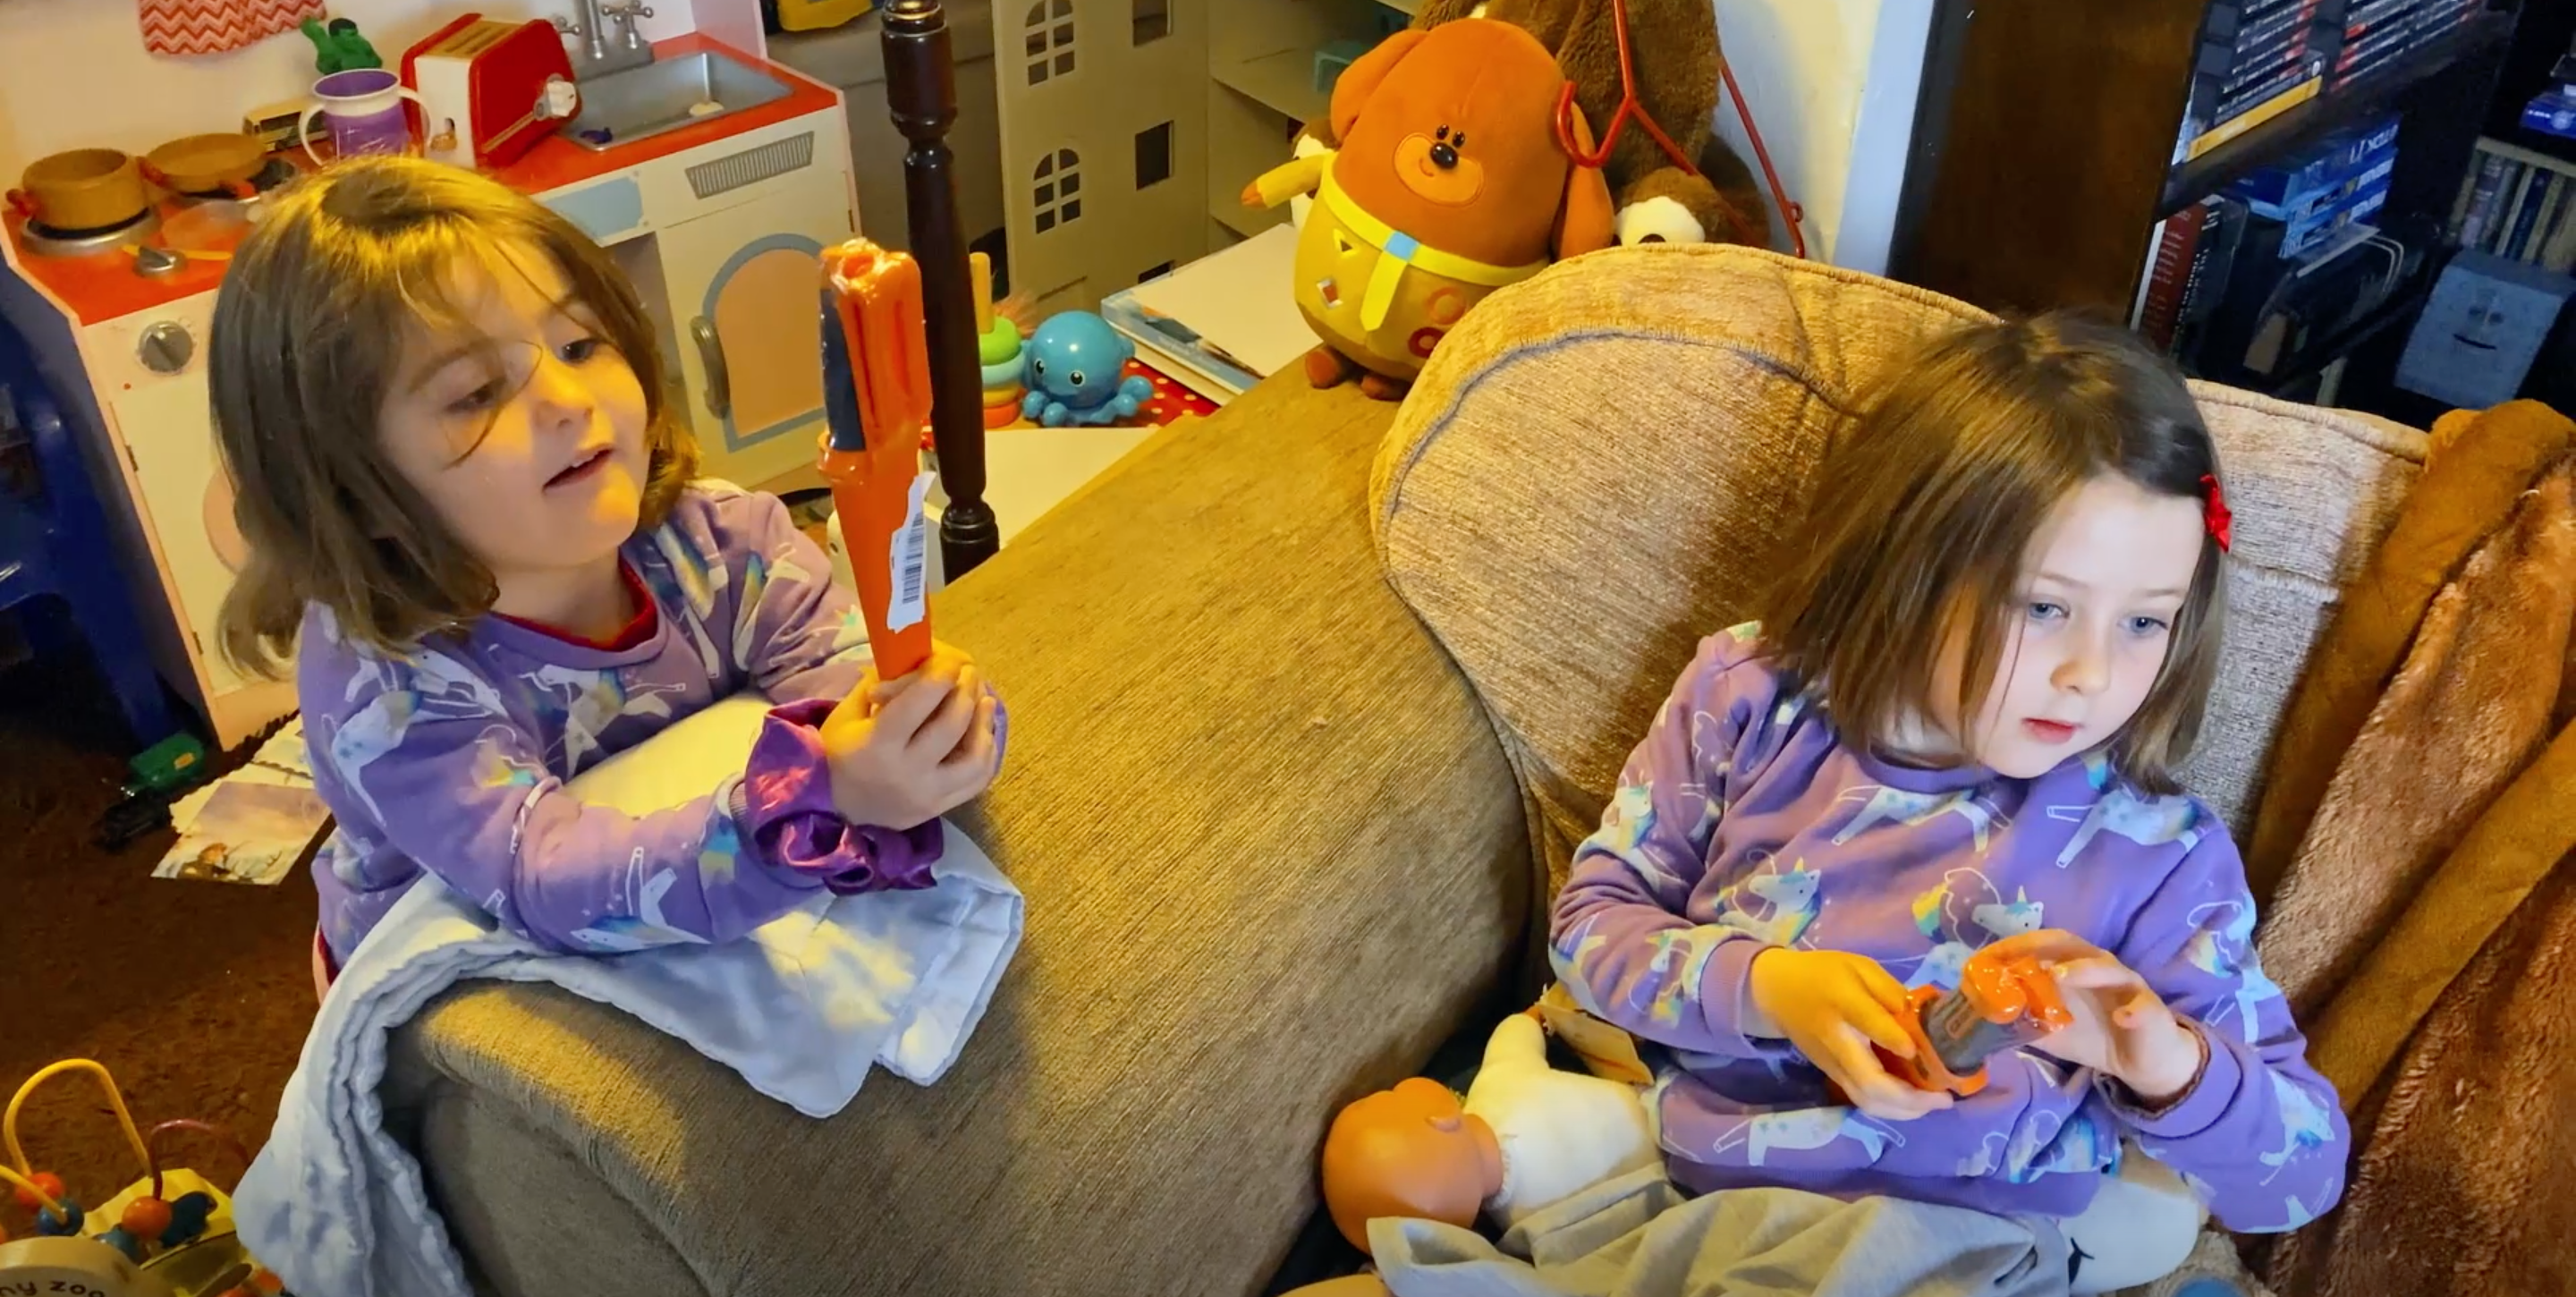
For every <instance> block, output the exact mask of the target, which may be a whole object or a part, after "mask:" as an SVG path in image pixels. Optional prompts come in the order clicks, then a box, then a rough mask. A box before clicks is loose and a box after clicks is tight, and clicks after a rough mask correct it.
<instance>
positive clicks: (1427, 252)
mask: <svg viewBox="0 0 2576 1297" xmlns="http://www.w3.org/2000/svg"><path fill="white" fill-rule="evenodd" d="M1315 199H1316V201H1317V202H1320V203H1322V204H1323V205H1324V206H1325V208H1326V209H1327V210H1329V211H1331V212H1332V214H1333V218H1334V219H1335V220H1338V221H1340V222H1341V223H1342V224H1343V225H1344V226H1346V227H1348V228H1349V229H1350V232H1351V233H1352V234H1355V235H1357V236H1359V238H1360V239H1362V240H1363V241H1365V242H1367V243H1369V244H1370V245H1372V246H1374V247H1375V248H1376V249H1377V250H1378V259H1377V265H1376V266H1375V267H1374V268H1372V269H1371V270H1370V271H1369V281H1368V289H1367V291H1366V292H1363V293H1362V294H1361V295H1360V327H1361V328H1363V329H1368V330H1372V331H1373V330H1375V329H1376V328H1377V327H1378V326H1379V325H1382V324H1384V323H1386V313H1387V312H1388V311H1389V310H1390V309H1392V308H1393V307H1394V305H1395V286H1396V283H1397V282H1398V281H1400V280H1402V279H1403V278H1404V268H1405V267H1407V266H1420V267H1422V268H1423V269H1424V270H1428V271H1430V272H1431V273H1432V274H1435V275H1439V276H1441V277H1443V278H1445V279H1454V280H1457V281H1459V282H1460V283H1465V284H1477V285H1480V286H1482V287H1486V288H1501V287H1502V286H1504V285H1505V284H1517V283H1519V282H1520V281H1522V280H1524V279H1527V278H1529V277H1530V276H1532V275H1535V274H1537V273H1538V272H1540V271H1542V270H1545V269H1547V262H1546V261H1544V260H1540V261H1533V262H1531V263H1529V264H1528V265H1525V266H1496V265H1489V264H1487V263H1485V262H1482V261H1478V260H1476V259H1474V258H1473V257H1463V256H1460V255H1458V254H1457V253H1455V252H1443V251H1441V250H1440V249H1438V248H1435V247H1432V246H1431V245H1429V244H1427V243H1424V242H1423V241H1422V240H1420V239H1417V238H1415V237H1413V236H1412V235H1410V234H1406V233H1404V232H1403V231H1401V230H1398V229H1397V228H1395V227H1394V226H1392V225H1389V224H1387V223H1386V222H1384V221H1381V220H1379V219H1378V218H1377V217H1375V216H1372V215H1370V214H1369V213H1368V211H1367V210H1366V209H1364V208H1362V207H1361V206H1360V205H1359V204H1358V203H1356V202H1353V201H1352V200H1351V196H1350V195H1348V194H1345V193H1343V192H1342V187H1341V185H1340V184H1339V183H1337V182H1335V181H1334V179H1333V168H1332V166H1331V165H1330V164H1327V165H1326V166H1325V167H1324V171H1323V176H1322V183H1321V184H1319V185H1317V186H1316V187H1315Z"/></svg>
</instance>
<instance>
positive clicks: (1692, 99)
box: [1301, 0, 1771, 246]
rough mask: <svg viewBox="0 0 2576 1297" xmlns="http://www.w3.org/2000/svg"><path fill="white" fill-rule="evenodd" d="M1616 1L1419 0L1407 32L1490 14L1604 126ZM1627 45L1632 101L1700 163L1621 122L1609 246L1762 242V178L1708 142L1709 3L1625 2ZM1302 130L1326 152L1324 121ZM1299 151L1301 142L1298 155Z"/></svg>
mask: <svg viewBox="0 0 2576 1297" xmlns="http://www.w3.org/2000/svg"><path fill="white" fill-rule="evenodd" d="M1613 2H1614V0H1424V3H1423V5H1422V7H1421V9H1420V10H1419V11H1418V12H1417V13H1416V14H1415V15H1414V19H1413V26H1414V27H1415V28H1417V29H1429V28H1432V27H1437V26H1439V25H1440V24H1442V23H1447V22H1454V21H1456V20H1458V19H1460V18H1468V17H1484V18H1493V19H1498V20H1501V21H1503V22H1508V23H1511V24H1512V25H1514V26H1516V27H1519V28H1521V29H1522V30H1524V31H1527V32H1529V33H1530V34H1531V35H1533V36H1536V37H1537V38H1538V42H1539V44H1541V45H1544V46H1546V47H1547V48H1548V50H1549V52H1551V53H1553V54H1554V55H1556V61H1557V66H1558V67H1559V68H1560V69H1562V70H1563V71H1564V73H1565V75H1566V77H1567V79H1568V80H1571V81H1572V82H1574V84H1575V87H1576V90H1575V103H1576V104H1577V105H1579V106H1580V107H1581V108H1582V110H1583V115H1584V117H1585V119H1586V120H1588V121H1589V122H1590V123H1591V124H1592V128H1593V130H1594V131H1596V132H1606V131H1608V130H1609V129H1610V122H1611V119H1612V117H1613V116H1614V115H1615V114H1616V113H1617V112H1618V111H1619V102H1620V97H1621V95H1622V93H1623V90H1622V85H1623V83H1622V80H1621V78H1620V75H1619V39H1618V34H1617V29H1616V25H1615V22H1614V19H1613V17H1612V15H1611V5H1612V3H1613ZM1626 3H1627V6H1628V41H1629V48H1630V51H1631V52H1632V54H1633V55H1634V57H1635V59H1636V64H1637V67H1636V78H1637V100H1638V105H1639V107H1641V108H1642V109H1644V110H1645V111H1646V112H1647V113H1648V114H1649V115H1651V116H1652V117H1653V118H1654V121H1655V124H1656V125H1658V126H1660V127H1662V128H1663V130H1664V133H1665V134H1666V135H1667V136H1669V137H1670V138H1671V139H1672V141H1673V143H1674V144H1675V145H1676V146H1678V147H1679V148H1680V149H1681V151H1682V153H1683V155H1684V156H1686V157H1689V158H1690V159H1691V161H1692V164H1693V165H1694V166H1696V167H1698V169H1699V172H1700V174H1699V175H1696V176H1694V175H1691V174H1689V173H1688V172H1686V171H1684V170H1682V169H1681V168H1680V167H1677V166H1674V165H1673V162H1672V159H1671V158H1670V157H1668V156H1666V155H1665V153H1664V150H1663V147H1662V146H1661V145H1659V144H1657V143H1656V142H1655V138H1654V135H1653V134H1652V133H1651V132H1649V131H1647V130H1646V129H1645V128H1644V125H1643V123H1640V122H1638V121H1635V120H1633V119H1632V120H1631V121H1629V122H1628V124H1627V127H1626V129H1624V130H1622V131H1620V132H1619V135H1618V138H1617V140H1616V141H1615V142H1614V143H1613V144H1612V146H1611V149H1610V156H1609V158H1608V159H1607V160H1606V161H1605V162H1604V163H1603V164H1602V178H1603V179H1604V180H1606V181H1608V182H1609V185H1610V197H1611V202H1612V205H1613V207H1614V208H1615V211H1616V217H1615V222H1614V224H1615V229H1616V233H1617V236H1618V241H1619V242H1621V243H1623V244H1634V243H1655V242H1668V243H1702V242H1707V243H1750V244H1755V245H1758V246H1769V244H1770V242H1771V215H1770V208H1769V205H1768V204H1766V203H1765V202H1764V201H1763V197H1762V189H1761V183H1760V181H1759V180H1758V179H1757V178H1756V177H1755V176H1754V174H1753V172H1752V170H1751V168H1749V167H1747V166H1745V164H1744V162H1743V160H1742V159H1741V158H1738V157H1737V156H1736V154H1735V151H1734V150H1733V149H1731V148H1728V147H1727V145H1726V142H1725V141H1724V140H1721V139H1719V138H1718V136H1717V129H1716V121H1715V119H1716V113H1717V105H1718V94H1719V89H1720V87H1719V83H1718V69H1719V60H1720V58H1721V57H1722V55H1721V54H1720V52H1719V49H1718V40H1717V12H1716V9H1715V7H1714V6H1712V5H1711V4H1710V3H1709V2H1708V0H1626ZM1308 133H1309V134H1310V135H1312V136H1313V137H1315V139H1316V140H1317V141H1319V142H1320V143H1321V144H1323V145H1325V146H1330V145H1331V143H1332V141H1333V134H1332V123H1331V122H1329V121H1318V122H1314V123H1311V124H1310V125H1309V126H1308ZM1303 147H1312V146H1311V145H1305V144H1304V142H1303V141H1301V150H1302V148H1303Z"/></svg>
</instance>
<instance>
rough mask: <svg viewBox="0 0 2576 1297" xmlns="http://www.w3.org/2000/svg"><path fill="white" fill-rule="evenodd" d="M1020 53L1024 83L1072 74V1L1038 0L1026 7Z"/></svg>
mask: <svg viewBox="0 0 2576 1297" xmlns="http://www.w3.org/2000/svg"><path fill="white" fill-rule="evenodd" d="M1020 26H1023V28H1025V36H1023V39H1020V52H1023V54H1025V57H1028V83H1030V85H1038V83H1043V80H1046V77H1064V75H1072V70H1074V0H1038V3H1036V5H1028V21H1025V23H1020Z"/></svg>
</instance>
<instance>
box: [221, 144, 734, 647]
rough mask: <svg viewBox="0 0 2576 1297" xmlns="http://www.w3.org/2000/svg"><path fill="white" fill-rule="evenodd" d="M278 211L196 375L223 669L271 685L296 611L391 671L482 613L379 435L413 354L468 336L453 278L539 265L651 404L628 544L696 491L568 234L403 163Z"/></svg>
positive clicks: (246, 261) (610, 266) (526, 201)
mask: <svg viewBox="0 0 2576 1297" xmlns="http://www.w3.org/2000/svg"><path fill="white" fill-rule="evenodd" d="M271 201H272V202H273V203H274V204H275V206H274V208H273V210H271V212H270V213H269V215H268V217H267V219H266V220H264V221H263V222H261V224H260V225H259V226H258V227H257V228H256V229H254V230H253V231H252V233H251V235H250V237H249V238H247V239H244V240H243V241H242V245H241V247H240V249H239V250H238V251H237V252H236V253H235V254H234V257H233V264H232V268H231V270H230V271H229V272H228V273H227V274H226V275H225V276H224V286H223V291H222V293H221V294H220V295H219V296H218V297H217V298H216V299H215V319H214V325H213V328H212V330H211V333H212V337H211V340H210V343H209V347H208V355H207V362H206V377H207V382H208V385H209V387H210V388H211V389H212V396H213V403H214V414H215V436H216V441H217V443H218V445H219V446H220V448H221V449H222V452H223V460H224V467H225V469H226V470H227V471H228V472H229V473H230V474H231V475H232V479H233V481H234V482H235V483H237V484H238V486H237V489H236V490H235V493H234V500H233V519H234V522H235V523H236V524H237V525H238V526H239V527H240V528H241V533H242V538H243V540H245V541H246V542H248V548H249V551H250V558H249V561H248V562H247V564H246V565H245V566H244V567H243V568H242V571H241V573H240V575H239V577H238V579H237V580H236V581H235V582H234V584H233V589H232V592H231V593H230V594H229V595H227V596H226V597H225V599H224V606H223V612H222V615H221V636H222V647H223V651H224V655H225V656H226V657H227V658H229V659H230V660H231V661H232V662H233V663H234V664H235V665H236V666H238V667H240V668H242V669H243V670H246V671H249V672H252V673H255V674H258V675H262V676H275V675H278V674H280V673H281V671H282V670H283V668H284V665H285V662H286V659H287V657H288V655H289V654H291V653H292V652H293V651H294V644H295V633H296V628H297V626H298V625H299V623H301V621H302V620H303V617H304V612H305V609H306V607H307V606H308V605H315V604H318V605H320V606H321V607H323V608H325V609H328V610H329V611H330V613H331V614H332V616H333V617H334V618H335V619H336V621H337V623H338V626H339V630H340V633H341V634H342V635H343V636H344V637H345V638H347V639H348V640H350V641H351V642H353V643H357V644H361V645H365V646H367V647H370V648H373V649H376V650H378V651H381V652H386V653H389V654H400V653H402V652H404V651H406V650H408V649H410V648H411V647H412V646H414V645H417V644H418V643H419V642H420V641H421V639H422V638H424V637H425V636H428V635H430V634H433V633H436V632H439V631H444V630H452V629H457V628H461V627H462V626H464V625H465V624H466V623H469V622H471V621H473V620H474V619H475V618H477V617H480V616H481V615H483V614H484V613H485V612H487V611H489V610H490V609H491V607H492V600H493V598H494V597H495V593H496V592H495V590H494V587H493V583H492V574H491V573H490V572H488V571H486V570H485V569H484V567H483V565H482V564H481V563H480V562H478V561H477V560H476V559H475V558H474V556H473V555H472V554H470V553H468V552H467V551H466V549H465V547H464V546H463V545H462V544H461V543H459V542H458V541H457V539H456V538H455V537H454V536H453V535H452V534H450V533H449V531H448V529H447V527H446V525H445V524H444V523H442V522H441V521H440V519H439V517H438V515H437V513H436V512H435V511H434V510H433V509H431V508H430V506H429V504H428V502H427V501H425V500H423V499H422V498H421V497H420V494H419V493H418V492H417V491H414V490H413V489H412V488H411V486H410V484H409V483H407V482H405V481H404V480H403V478H402V477H401V475H400V474H398V473H397V472H396V471H395V470H394V468H393V465H392V463H391V461H390V460H389V459H388V458H387V457H386V455H385V451H384V447H383V445H382V444H381V440H380V438H379V437H378V435H377V424H378V420H379V418H380V417H381V415H382V413H383V410H384V405H385V400H386V397H387V395H388V394H389V393H391V392H392V391H393V389H394V382H395V375H396V372H397V370H398V369H399V367H400V366H401V364H402V361H403V356H404V349H405V348H406V347H407V346H409V345H411V343H410V342H409V339H411V338H412V337H413V336H414V335H415V334H416V333H417V332H418V331H419V330H420V329H421V328H422V327H423V326H424V325H426V326H427V327H429V328H431V329H434V330H438V331H441V332H458V333H464V334H468V335H470V334H472V333H473V332H474V331H475V330H474V328H473V326H472V325H471V324H470V323H469V322H468V320H467V316H466V313H465V309H464V306H465V304H463V303H459V302H457V301H455V300H452V296H451V295H452V292H453V288H454V284H455V271H456V269H457V267H458V266H460V265H480V266H481V267H483V268H484V269H485V270H487V271H488V272H490V273H491V274H494V275H503V274H517V273H523V272H520V271H518V270H517V269H515V267H514V266H513V263H512V262H511V261H510V257H511V255H512V254H513V253H516V254H518V255H521V256H524V255H526V254H527V252H530V251H533V252H537V253H542V254H543V255H545V256H546V257H548V258H551V259H552V261H553V262H554V264H555V266H556V267H558V268H559V269H560V270H561V271H562V273H563V276H564V280H565V282H566V283H567V284H568V285H570V287H571V290H572V296H571V300H572V301H574V302H578V303H579V304H581V305H582V306H584V307H587V308H588V309H589V311H590V312H591V313H592V314H593V315H595V316H596V317H597V320H598V323H599V327H600V332H601V336H602V338H603V340H604V341H605V342H606V343H607V345H608V346H610V347H612V348H614V349H615V350H616V352H617V353H618V355H620V356H621V357H623V358H624V359H625V361H626V363H627V365H628V366H630V367H631V368H632V369H633V370H634V371H635V377H636V380H637V381H638V382H639V383H640V384H641V385H642V386H643V389H644V403H645V411H646V418H647V425H646V426H647V432H646V434H645V437H646V445H647V446H648V447H649V448H650V452H651V458H650V461H649V467H648V470H647V480H646V484H645V491H644V507H643V511H642V517H641V518H640V519H639V521H638V527H639V529H641V528H650V527H653V526H656V525H658V524H659V523H660V522H661V520H662V519H663V517H664V516H665V515H666V514H667V513H668V512H669V511H670V507H671V503H672V501H673V500H674V499H676V498H677V497H678V495H679V493H680V489H681V488H682V487H683V486H684V485H686V484H687V482H688V480H689V479H690V478H691V477H692V476H694V475H695V472H696V469H697V448H696V443H695V442H694V441H692V440H691V439H690V437H689V433H688V430H687V429H686V428H685V427H683V426H682V425H681V424H680V422H679V420H678V418H677V417H676V415H675V414H674V412H673V411H672V410H671V409H669V408H668V407H669V403H668V402H667V401H666V400H665V398H664V391H663V372H662V359H661V353H660V351H659V350H658V349H657V348H656V347H655V345H654V336H655V331H654V326H653V324H652V321H651V318H650V317H649V316H647V315H646V314H645V311H644V305H643V303H642V301H640V300H639V299H638V298H637V297H636V295H635V289H634V287H633V286H632V285H631V284H629V283H628V282H627V280H626V277H625V275H623V274H622V273H620V272H619V270H618V269H617V265H616V263H615V262H614V261H612V260H610V258H609V255H608V253H607V252H606V251H604V250H602V249H601V248H600V246H599V245H598V244H596V243H594V242H592V241H591V240H590V238H589V237H588V236H586V235H584V234H583V233H582V232H581V231H580V230H579V229H577V228H575V227H574V226H573V224H572V223H571V222H569V221H567V220H565V219H564V218H563V217H561V216H558V215H556V214H555V213H554V212H553V211H550V210H548V209H547V208H546V207H545V206H544V205H543V204H540V203H538V202H536V201H535V200H534V199H531V198H529V197H527V196H526V195H524V194H521V193H519V192H517V191H515V190H513V189H510V188H509V187H507V186H505V185H502V184H500V183H498V182H496V181H493V180H489V179H486V178H484V177H482V176H479V175H476V174H475V173H473V172H471V171H466V170H462V169H460V168H456V167H449V166H443V165H440V164H438V163H434V162H426V161H422V160H419V159H415V158H399V157H367V158H358V159H352V160H350V161H347V162H343V163H340V164H338V165H337V166H334V167H331V168H330V169H328V170H325V171H322V172H319V173H317V174H315V175H314V176H311V177H309V178H307V179H305V180H302V181H299V182H297V183H296V184H295V185H293V186H291V187H289V188H288V189H286V190H283V191H280V192H279V193H278V194H277V195H276V197H275V198H274V199H272V200H271Z"/></svg>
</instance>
